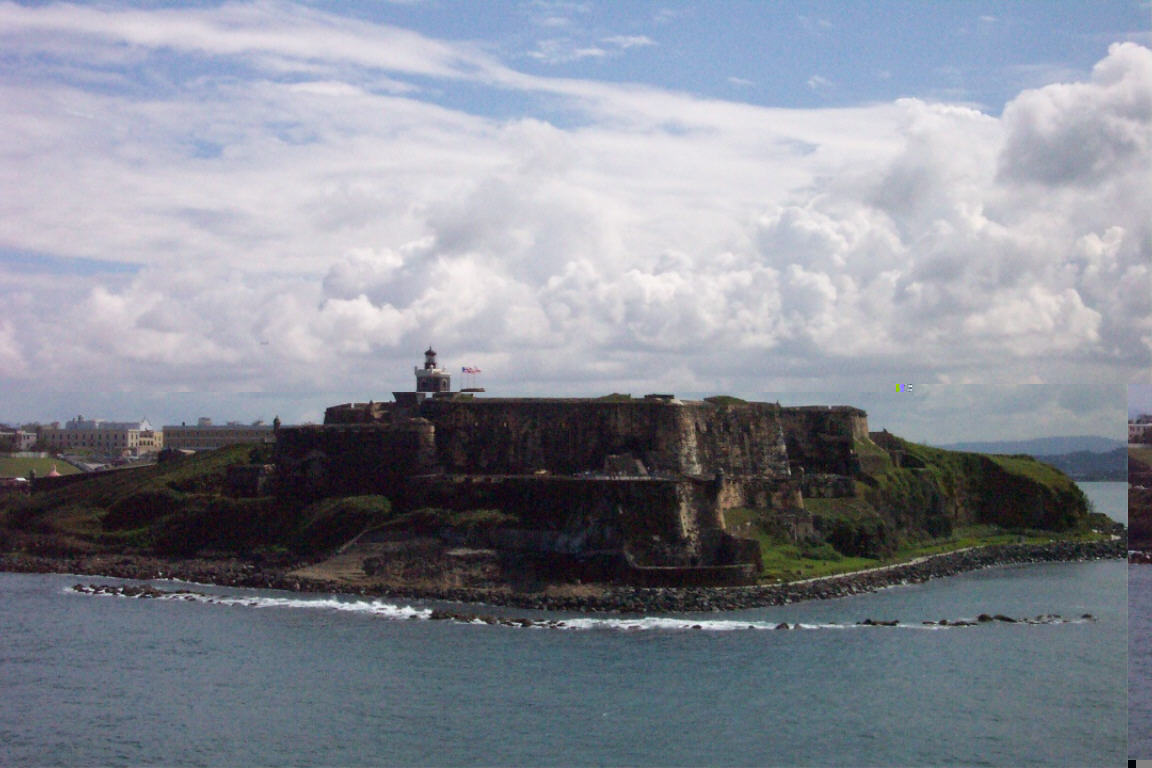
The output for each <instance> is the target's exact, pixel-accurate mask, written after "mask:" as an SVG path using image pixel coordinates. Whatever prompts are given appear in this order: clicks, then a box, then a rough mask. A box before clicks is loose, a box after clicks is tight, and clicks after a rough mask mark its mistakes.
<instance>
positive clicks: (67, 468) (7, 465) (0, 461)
mask: <svg viewBox="0 0 1152 768" xmlns="http://www.w3.org/2000/svg"><path fill="white" fill-rule="evenodd" d="M53 467H55V468H56V471H57V472H59V473H60V474H62V475H72V474H75V473H77V472H79V471H80V470H79V469H77V468H76V467H74V466H72V465H71V464H69V463H68V462H66V461H63V460H61V459H23V458H15V457H11V456H0V477H28V472H29V471H30V470H33V469H34V470H36V475H37V476H38V477H44V476H45V475H47V474H48V473H49V472H51V471H52V468H53Z"/></svg>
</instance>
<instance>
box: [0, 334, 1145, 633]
mask: <svg viewBox="0 0 1152 768" xmlns="http://www.w3.org/2000/svg"><path fill="white" fill-rule="evenodd" d="M416 384H417V388H416V391H415V392H395V393H393V400H392V401H387V402H385V401H381V402H377V401H368V402H363V403H346V404H342V405H336V406H332V407H330V408H329V409H328V410H327V412H326V414H325V423H324V424H323V425H317V426H300V427H286V426H280V425H279V424H277V426H276V429H275V431H274V441H272V442H269V443H266V444H262V445H254V446H234V447H231V448H222V449H218V450H216V451H212V452H206V453H204V454H200V455H196V456H188V457H177V456H172V457H167V459H168V460H166V461H164V462H161V463H160V464H158V465H156V466H154V467H148V468H140V469H134V470H131V471H123V472H113V473H104V474H103V475H102V476H101V475H93V476H89V477H84V478H82V479H79V480H77V479H75V476H73V478H72V479H68V478H52V479H44V480H43V481H38V483H37V487H36V488H34V490H33V491H32V493H31V494H30V495H28V496H27V497H19V498H17V497H15V496H13V497H10V498H6V499H3V500H0V515H2V516H0V551H3V552H6V553H7V554H5V555H4V556H3V559H0V568H3V569H7V570H24V571H27V570H54V571H60V570H63V571H68V572H75V573H100V574H103V575H109V576H126V577H129V578H155V577H156V574H158V573H159V574H164V576H166V577H178V578H182V579H187V580H191V581H210V582H213V583H225V584H236V585H240V586H262V587H277V588H292V589H307V590H320V591H349V592H363V593H365V594H389V595H404V596H411V597H436V598H444V599H450V600H468V601H482V602H488V603H506V604H515V605H520V606H523V607H553V608H583V609H593V610H607V609H615V610H697V609H707V608H712V607H716V608H733V607H750V606H751V605H765V604H775V603H776V602H780V601H783V602H788V601H793V600H796V599H809V598H816V597H834V596H840V595H843V594H851V593H853V592H854V591H862V590H863V591H866V590H869V589H875V588H878V587H879V586H886V585H888V584H892V583H901V582H906V581H916V580H923V579H925V578H931V577H935V576H941V575H949V574H951V573H955V572H958V571H961V570H970V569H972V568H978V567H985V566H987V565H991V564H996V563H1009V562H1021V561H1036V560H1052V559H1086V558H1094V557H1103V556H1113V557H1120V556H1123V553H1124V550H1125V544H1124V537H1123V534H1124V531H1123V527H1122V526H1120V527H1117V526H1116V524H1113V523H1112V522H1111V521H1109V520H1107V518H1106V517H1105V516H1103V515H1099V514H1095V513H1092V512H1091V511H1090V510H1089V508H1088V505H1087V502H1086V500H1085V498H1084V496H1083V494H1082V493H1081V492H1080V490H1079V488H1078V487H1077V486H1076V485H1075V483H1073V482H1072V481H1071V480H1070V479H1069V478H1068V477H1067V476H1065V475H1064V474H1063V473H1061V472H1059V471H1058V470H1056V469H1054V468H1053V467H1050V466H1048V465H1045V464H1042V463H1041V462H1038V461H1036V460H1034V459H1032V458H1030V457H1027V456H993V455H983V454H976V453H962V452H952V451H944V450H940V449H933V448H928V447H926V446H920V445H916V444H913V443H909V442H907V441H905V440H902V439H900V438H898V437H896V436H895V435H891V434H889V433H888V432H886V431H880V432H871V431H869V425H868V419H867V414H866V413H865V412H864V411H862V410H860V409H858V408H854V407H851V406H808V407H785V406H781V405H780V404H778V403H762V402H746V401H743V400H740V399H737V398H732V397H714V398H708V399H705V400H697V401H692V400H681V399H679V398H677V397H675V396H674V395H671V394H651V395H645V396H642V397H632V396H629V395H620V394H615V395H608V396H605V397H599V398H567V399H560V398H499V397H493V398H489V397H482V396H480V395H481V394H482V393H481V392H478V391H469V392H453V391H452V390H451V383H450V377H449V376H448V374H447V373H446V372H445V371H444V370H443V369H441V368H440V367H439V366H438V364H437V362H436V353H435V352H434V351H433V350H432V349H429V350H428V351H427V352H426V353H425V366H424V368H422V369H421V368H417V369H416ZM957 550H963V551H957ZM878 566H891V567H888V568H884V569H881V570H876V568H877V567H878ZM845 574H848V575H845Z"/></svg>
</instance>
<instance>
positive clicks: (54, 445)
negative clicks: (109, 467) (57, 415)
mask: <svg viewBox="0 0 1152 768" xmlns="http://www.w3.org/2000/svg"><path fill="white" fill-rule="evenodd" d="M40 439H41V440H43V441H44V442H45V443H46V444H47V445H48V447H49V448H50V449H52V450H54V451H68V450H73V449H76V448H87V449H89V450H92V451H96V452H98V453H100V454H101V455H104V456H142V455H144V454H149V453H157V452H158V451H160V450H161V449H162V448H163V447H164V434H163V433H162V432H160V431H158V430H156V429H154V428H153V427H152V425H151V424H150V423H149V422H148V420H147V419H142V420H140V421H105V420H103V419H85V418H84V417H83V416H77V417H76V418H74V419H71V420H70V421H67V422H65V423H64V427H63V428H60V427H57V426H55V425H54V426H50V427H44V428H42V429H41V430H40Z"/></svg>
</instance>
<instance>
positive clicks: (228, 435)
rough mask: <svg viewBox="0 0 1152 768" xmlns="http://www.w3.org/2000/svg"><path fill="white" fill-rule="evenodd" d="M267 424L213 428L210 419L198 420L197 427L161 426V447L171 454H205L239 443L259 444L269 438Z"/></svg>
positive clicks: (270, 430)
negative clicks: (186, 451) (179, 451)
mask: <svg viewBox="0 0 1152 768" xmlns="http://www.w3.org/2000/svg"><path fill="white" fill-rule="evenodd" d="M272 433H273V428H272V426H271V425H269V424H265V423H263V422H259V421H258V422H256V423H255V424H240V423H236V422H232V423H229V424H213V423H212V420H211V419H206V418H203V417H202V418H200V419H198V420H197V422H196V426H191V427H190V426H188V425H186V424H172V425H168V424H166V425H164V445H165V447H166V448H170V449H173V450H191V451H208V450H213V449H215V448H222V447H224V446H225V445H236V444H238V443H262V442H264V441H265V440H267V439H270V438H271V437H272Z"/></svg>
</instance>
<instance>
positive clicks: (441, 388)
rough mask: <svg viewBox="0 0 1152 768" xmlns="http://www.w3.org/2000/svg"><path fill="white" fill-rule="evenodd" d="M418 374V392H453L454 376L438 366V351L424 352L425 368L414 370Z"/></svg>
mask: <svg viewBox="0 0 1152 768" xmlns="http://www.w3.org/2000/svg"><path fill="white" fill-rule="evenodd" d="M412 370H413V371H415V373H416V391H417V392H451V391H452V376H451V375H449V373H448V371H446V370H444V369H443V368H441V367H439V366H438V365H437V364H436V350H434V349H432V347H428V349H426V350H425V351H424V368H423V369H421V368H413V369H412Z"/></svg>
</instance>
